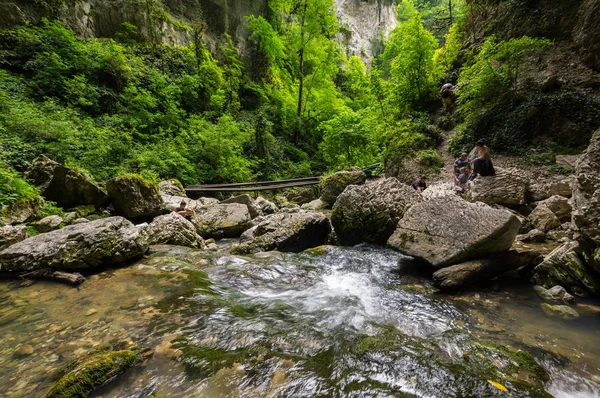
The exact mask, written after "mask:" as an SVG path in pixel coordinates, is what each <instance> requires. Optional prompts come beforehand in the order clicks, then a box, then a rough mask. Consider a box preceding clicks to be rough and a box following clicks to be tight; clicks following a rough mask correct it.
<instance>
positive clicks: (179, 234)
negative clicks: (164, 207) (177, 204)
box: [148, 213, 206, 249]
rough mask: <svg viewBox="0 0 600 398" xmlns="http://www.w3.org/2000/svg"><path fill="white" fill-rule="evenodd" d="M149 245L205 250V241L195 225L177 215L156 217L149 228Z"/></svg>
mask: <svg viewBox="0 0 600 398" xmlns="http://www.w3.org/2000/svg"><path fill="white" fill-rule="evenodd" d="M148 243H149V244H150V245H159V244H165V245H179V246H188V247H193V248H199V249H205V248H206V245H205V244H204V239H202V237H201V236H200V235H198V232H196V227H195V226H194V224H192V223H191V222H189V221H188V220H186V219H185V218H184V217H182V216H180V215H179V214H177V213H170V214H165V215H163V216H158V217H156V218H155V219H154V220H153V221H152V222H151V223H150V225H149V226H148Z"/></svg>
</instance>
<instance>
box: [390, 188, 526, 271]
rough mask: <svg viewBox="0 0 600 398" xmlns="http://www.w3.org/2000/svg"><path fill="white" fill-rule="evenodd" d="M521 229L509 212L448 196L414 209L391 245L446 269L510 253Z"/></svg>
mask: <svg viewBox="0 0 600 398" xmlns="http://www.w3.org/2000/svg"><path fill="white" fill-rule="evenodd" d="M520 227H521V222H520V221H519V220H518V219H517V217H516V216H515V215H514V214H512V213H511V212H509V211H506V210H499V209H494V208H492V207H489V206H486V205H482V204H475V203H469V202H467V201H466V200H464V199H462V198H460V197H458V196H445V197H439V198H435V199H431V200H428V201H425V202H422V203H419V204H416V205H414V206H412V207H411V208H410V209H409V210H408V211H407V212H406V214H405V215H404V217H402V219H401V220H400V222H399V223H398V228H397V229H396V231H395V232H394V234H393V235H392V236H391V237H390V239H389V240H388V245H389V246H390V247H392V248H393V249H395V250H398V251H400V252H402V253H404V254H407V255H409V256H412V257H416V258H419V259H422V260H425V261H427V262H428V263H430V264H432V265H434V266H436V267H447V266H450V265H453V264H458V263H462V262H465V261H469V260H473V259H477V258H482V257H486V256H489V255H492V254H496V253H502V252H506V251H508V250H509V249H510V248H511V246H512V244H513V241H514V240H515V237H516V236H517V233H518V232H519V228H520Z"/></svg>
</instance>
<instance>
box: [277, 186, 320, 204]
mask: <svg viewBox="0 0 600 398" xmlns="http://www.w3.org/2000/svg"><path fill="white" fill-rule="evenodd" d="M317 195H318V191H317V189H315V187H298V188H292V189H289V190H286V192H285V193H283V196H284V197H285V199H286V200H287V201H288V202H290V203H292V204H294V205H297V206H302V205H303V204H306V203H309V202H312V201H313V200H315V199H317Z"/></svg>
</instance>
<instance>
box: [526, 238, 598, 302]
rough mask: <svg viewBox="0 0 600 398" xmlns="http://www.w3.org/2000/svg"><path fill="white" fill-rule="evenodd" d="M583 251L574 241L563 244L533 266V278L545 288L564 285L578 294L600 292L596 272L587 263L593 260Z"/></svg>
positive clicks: (584, 294) (588, 294)
mask: <svg viewBox="0 0 600 398" xmlns="http://www.w3.org/2000/svg"><path fill="white" fill-rule="evenodd" d="M585 251H586V250H585V249H584V248H582V245H581V244H580V243H579V242H576V241H571V242H567V243H565V244H563V245H562V246H561V247H559V248H557V249H555V250H554V251H553V252H552V253H550V254H549V255H547V256H546V258H545V259H544V261H543V262H542V263H541V264H540V265H538V266H537V267H535V268H534V270H533V279H534V280H535V282H536V283H537V284H539V285H542V286H544V287H546V288H551V287H552V286H555V285H560V286H563V287H566V288H567V289H569V290H570V291H571V292H573V293H575V294H576V295H578V296H590V295H591V296H593V295H598V294H600V279H599V278H598V273H597V271H596V270H595V269H594V267H593V266H590V265H589V262H593V263H595V261H594V260H593V259H591V258H586V255H585Z"/></svg>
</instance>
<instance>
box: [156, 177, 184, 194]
mask: <svg viewBox="0 0 600 398" xmlns="http://www.w3.org/2000/svg"><path fill="white" fill-rule="evenodd" d="M158 190H159V191H160V194H161V195H167V196H185V190H184V189H183V185H181V183H180V182H179V181H177V180H165V181H161V182H159V183H158Z"/></svg>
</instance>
